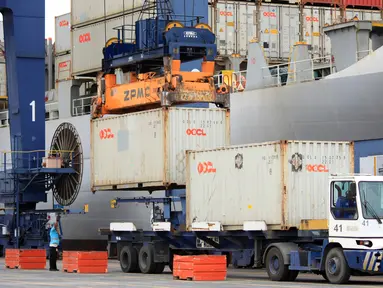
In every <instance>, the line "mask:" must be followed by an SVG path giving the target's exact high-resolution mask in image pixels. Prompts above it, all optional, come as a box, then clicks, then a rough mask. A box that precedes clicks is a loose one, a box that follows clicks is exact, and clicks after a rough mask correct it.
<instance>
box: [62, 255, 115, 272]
mask: <svg viewBox="0 0 383 288" xmlns="http://www.w3.org/2000/svg"><path fill="white" fill-rule="evenodd" d="M63 270H64V271H65V272H68V273H87V274H90V273H97V274H101V273H107V272H108V252H107V251H101V252H100V251H90V252H89V251H86V252H82V251H64V252H63Z"/></svg>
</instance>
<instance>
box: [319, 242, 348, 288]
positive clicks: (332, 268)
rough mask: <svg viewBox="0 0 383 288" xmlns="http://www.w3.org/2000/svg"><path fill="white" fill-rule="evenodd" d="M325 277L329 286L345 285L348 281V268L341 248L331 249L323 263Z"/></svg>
mask: <svg viewBox="0 0 383 288" xmlns="http://www.w3.org/2000/svg"><path fill="white" fill-rule="evenodd" d="M325 269H326V271H325V272H326V276H327V278H328V281H329V282H330V283H331V284H345V283H347V282H348V280H349V279H350V276H351V273H350V267H348V264H347V261H346V258H345V257H344V254H343V251H342V248H339V247H336V248H333V249H331V250H330V251H329V252H328V254H327V256H326V262H325Z"/></svg>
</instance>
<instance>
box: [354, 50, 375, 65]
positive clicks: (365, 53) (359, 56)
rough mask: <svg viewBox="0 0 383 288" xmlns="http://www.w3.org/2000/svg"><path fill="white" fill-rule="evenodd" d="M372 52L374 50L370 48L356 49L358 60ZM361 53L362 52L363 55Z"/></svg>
mask: <svg viewBox="0 0 383 288" xmlns="http://www.w3.org/2000/svg"><path fill="white" fill-rule="evenodd" d="M371 53H372V50H370V49H368V50H361V51H356V62H358V61H360V60H361V59H363V58H364V57H366V56H368V55H370V54H371ZM360 54H362V56H361V55H360ZM363 54H364V55H363Z"/></svg>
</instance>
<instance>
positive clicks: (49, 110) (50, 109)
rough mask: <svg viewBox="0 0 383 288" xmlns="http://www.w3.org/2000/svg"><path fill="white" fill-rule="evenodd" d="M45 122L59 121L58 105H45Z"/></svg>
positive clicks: (53, 103)
mask: <svg viewBox="0 0 383 288" xmlns="http://www.w3.org/2000/svg"><path fill="white" fill-rule="evenodd" d="M45 115H46V116H45V120H48V121H49V120H55V119H59V103H58V102H52V103H46V104H45Z"/></svg>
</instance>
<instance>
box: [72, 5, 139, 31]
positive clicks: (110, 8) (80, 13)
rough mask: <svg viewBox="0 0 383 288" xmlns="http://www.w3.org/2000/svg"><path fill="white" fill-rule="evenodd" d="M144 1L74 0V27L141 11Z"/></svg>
mask: <svg viewBox="0 0 383 288" xmlns="http://www.w3.org/2000/svg"><path fill="white" fill-rule="evenodd" d="M143 3H144V0H72V5H71V7H72V25H73V26H82V25H87V24H90V23H91V22H94V21H97V20H102V19H107V18H109V17H113V16H115V15H116V16H117V15H122V13H124V11H125V13H129V12H130V11H131V10H132V9H134V10H137V9H141V7H142V5H143Z"/></svg>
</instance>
